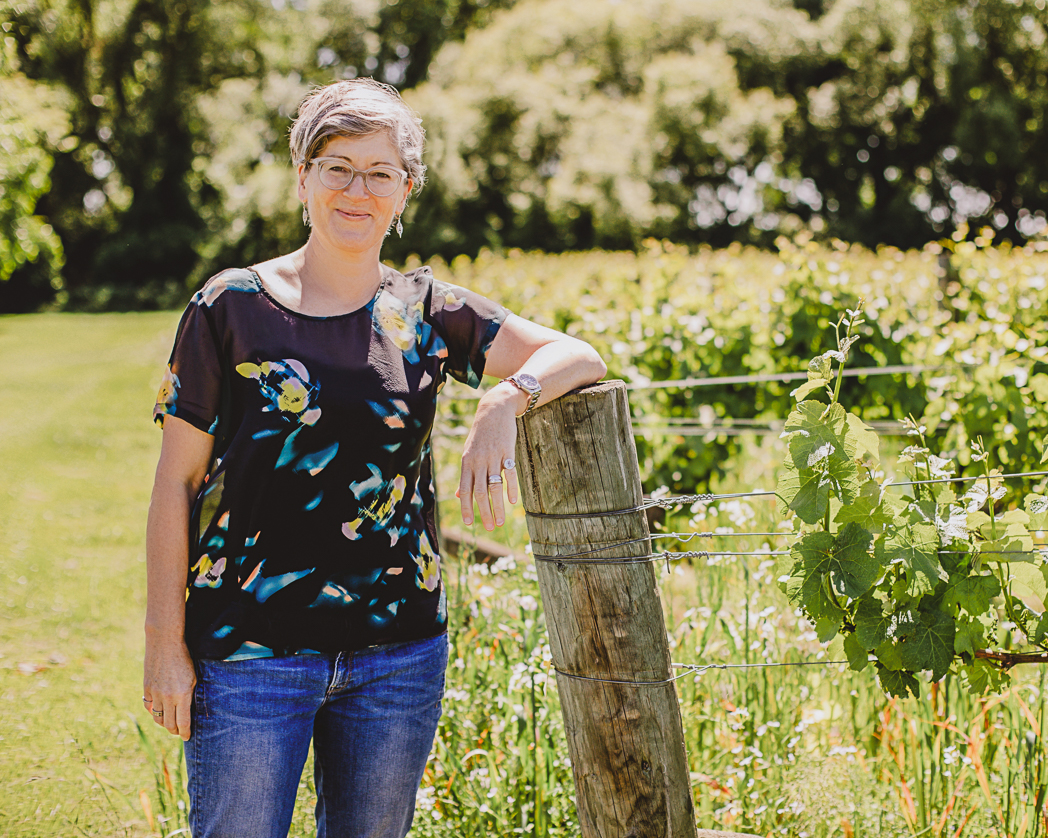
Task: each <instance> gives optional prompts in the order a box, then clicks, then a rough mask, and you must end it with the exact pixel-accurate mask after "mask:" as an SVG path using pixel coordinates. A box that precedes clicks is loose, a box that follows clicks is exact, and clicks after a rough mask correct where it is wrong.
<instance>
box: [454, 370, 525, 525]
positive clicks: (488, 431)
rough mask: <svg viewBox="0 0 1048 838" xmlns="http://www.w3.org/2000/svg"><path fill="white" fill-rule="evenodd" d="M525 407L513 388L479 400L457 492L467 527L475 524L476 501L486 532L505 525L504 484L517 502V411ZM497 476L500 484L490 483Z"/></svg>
mask: <svg viewBox="0 0 1048 838" xmlns="http://www.w3.org/2000/svg"><path fill="white" fill-rule="evenodd" d="M522 398H523V404H521V401H522ZM526 405H527V398H526V396H525V394H523V393H522V392H521V391H520V390H518V389H517V388H516V387H514V386H513V385H512V384H499V385H496V386H495V387H493V388H491V389H490V390H489V391H488V392H487V393H485V394H484V397H483V398H482V399H481V400H480V405H479V406H478V407H477V415H476V417H475V418H474V419H473V426H472V427H471V428H470V430H469V436H467V437H466V445H465V448H464V449H463V451H462V476H461V478H460V479H459V486H458V491H456V492H455V497H457V498H458V499H459V502H460V504H461V506H462V520H463V521H464V522H465V523H466V524H467V525H470V524H472V523H473V502H474V500H475V501H476V503H477V508H478V509H479V510H480V520H481V523H483V524H484V529H486V530H489V531H490V530H493V529H494V528H495V527H501V526H502V525H503V524H504V523H505V521H506V510H505V506H504V505H503V501H502V486H503V483H505V486H506V494H507V495H508V497H509V502H510V503H516V502H517V472H516V468H515V467H514V466H513V457H514V452H515V450H516V444H517V410H518V409H521V410H522V409H523V408H524V407H525V406H526ZM507 462H508V464H509V467H507ZM496 476H497V477H499V481H498V482H492V481H491V480H489V478H492V477H496Z"/></svg>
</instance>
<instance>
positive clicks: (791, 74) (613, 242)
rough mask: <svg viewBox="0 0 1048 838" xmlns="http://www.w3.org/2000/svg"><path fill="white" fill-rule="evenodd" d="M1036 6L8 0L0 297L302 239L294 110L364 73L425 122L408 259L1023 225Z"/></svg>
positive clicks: (902, 238)
mask: <svg viewBox="0 0 1048 838" xmlns="http://www.w3.org/2000/svg"><path fill="white" fill-rule="evenodd" d="M1045 6H1046V3H1045V0H984V2H979V3H971V2H959V0H951V2H948V3H941V2H933V0H794V2H787V0H753V2H752V3H748V4H740V3H737V2H731V1H730V0H707V2H703V3H694V2H690V0H657V2H651V3H643V4H626V3H607V2H604V1H603V0H579V2H577V3H572V4H568V5H565V4H562V3H554V2H552V0H487V2H485V0H419V2H411V3H408V2H406V0H401V1H400V2H395V0H394V1H393V2H390V0H385V2H378V0H238V2H235V3H206V2H204V0H118V2H112V3H110V2H107V3H103V2H101V0H80V1H79V2H73V0H0V25H2V37H3V55H4V64H3V66H2V68H0V95H2V96H4V97H5V103H6V102H8V101H11V102H13V103H14V104H13V106H12V107H10V108H7V107H5V117H4V123H3V125H4V127H3V128H2V129H0V130H3V131H4V133H5V137H6V139H5V140H4V141H3V142H2V143H0V150H2V151H0V154H3V157H0V165H2V166H3V169H4V171H5V172H6V173H7V174H5V175H4V176H5V177H6V178H8V179H10V178H15V180H17V182H15V181H14V180H12V181H11V182H10V184H9V185H5V194H7V195H11V196H18V197H17V198H12V200H11V201H10V203H8V204H5V205H4V206H5V208H4V209H3V212H4V213H6V215H5V216H4V231H5V232H4V239H3V241H4V242H6V244H5V245H4V247H5V248H6V249H5V253H6V254H7V255H6V256H5V257H4V258H3V260H2V261H3V265H4V268H3V272H4V273H3V275H5V276H6V275H10V279H8V280H7V281H6V282H0V310H8V311H10V310H26V309H31V308H35V307H37V306H39V305H41V304H45V303H48V302H53V301H56V300H57V301H58V302H59V303H64V304H67V305H70V306H76V307H148V306H158V305H167V304H170V303H173V302H174V301H175V300H177V299H180V298H181V297H183V296H184V293H185V290H186V285H187V283H188V284H189V285H190V286H192V285H195V284H197V283H199V282H200V281H201V280H202V279H203V278H205V277H206V276H207V275H209V274H210V273H212V272H214V271H215V270H218V269H220V268H222V267H225V266H227V265H229V264H244V263H248V262H251V261H254V260H257V259H261V258H264V257H266V256H269V255H272V254H273V253H275V252H278V251H281V250H287V249H291V248H294V247H296V246H298V245H299V244H300V243H301V242H302V241H303V239H304V234H305V233H304V230H303V228H302V226H301V224H300V222H299V220H298V216H299V213H298V208H297V204H296V202H295V201H294V198H293V195H292V184H293V177H292V171H291V166H290V165H289V162H288V160H287V149H286V135H287V130H288V126H289V122H290V119H291V117H292V116H293V112H294V109H295V106H296V104H297V102H298V101H299V100H300V98H301V96H302V95H303V94H304V93H305V92H306V91H307V90H308V89H309V88H310V86H311V85H313V84H317V83H323V82H327V81H331V80H333V79H335V78H344V77H352V76H356V75H374V76H376V77H378V78H380V79H383V80H386V81H389V82H391V83H394V84H396V85H398V86H400V87H401V88H402V89H404V90H405V91H406V93H407V96H408V98H409V100H410V101H411V102H412V103H413V104H414V105H415V107H416V108H417V109H418V110H420V111H421V112H422V114H423V116H424V118H425V120H426V125H427V129H428V136H429V152H428V162H429V164H430V167H431V169H430V171H431V175H432V181H431V185H430V186H429V187H428V188H427V189H426V190H425V191H424V192H423V193H421V195H420V196H419V197H418V198H417V199H416V200H415V201H414V202H413V204H412V206H411V207H410V208H409V210H408V214H407V216H406V221H407V222H408V233H407V235H406V238H405V239H404V240H402V241H401V240H396V239H394V240H390V241H389V242H388V244H387V248H386V255H387V256H388V257H389V258H391V259H392V260H394V261H398V260H401V259H403V258H405V257H406V256H407V255H408V254H410V253H412V252H417V253H421V254H423V255H424V256H427V257H428V256H431V255H434V254H439V255H442V256H444V257H446V258H451V257H453V256H455V255H457V254H459V253H469V254H475V253H477V252H479V250H480V249H482V248H484V247H492V248H503V247H509V246H520V247H525V248H536V249H544V250H552V251H559V250H565V249H579V248H587V247H593V246H600V247H608V248H636V247H638V246H639V245H640V243H641V242H642V241H643V240H644V239H645V238H647V237H657V238H663V239H667V240H671V241H676V242H680V243H684V244H688V245H691V246H695V245H698V244H702V243H708V244H712V245H715V246H721V245H725V244H728V243H729V242H733V241H741V242H745V243H754V244H758V245H761V246H771V245H772V244H773V243H774V241H775V240H776V237H777V236H779V235H780V234H783V233H785V234H787V235H794V234H796V233H797V232H798V231H801V230H807V231H809V232H811V233H812V234H814V235H815V236H816V237H817V238H818V237H823V238H826V239H829V238H831V237H837V238H840V239H842V240H846V241H856V242H861V243H865V244H867V245H870V246H874V245H878V244H883V243H889V244H893V245H896V246H901V247H909V246H919V245H921V244H923V243H924V242H926V241H928V240H929V239H935V238H940V237H942V236H944V235H947V234H950V233H952V232H954V231H955V230H958V229H971V230H976V229H979V228H980V227H982V226H987V225H988V226H992V227H994V228H995V229H996V230H997V231H998V233H997V236H998V239H1000V238H1008V239H1011V240H1013V241H1018V240H1022V239H1024V238H1025V237H1028V236H1032V235H1036V234H1038V232H1039V231H1041V230H1042V229H1043V228H1044V227H1045V213H1046V210H1048V153H1046V151H1048V126H1046V124H1045V107H1046V103H1048V50H1046V49H1045V48H1044V47H1045V41H1046V36H1048V28H1046V27H1048V13H1046V11H1045ZM26 96H29V97H31V99H30V100H29V101H28V102H27V101H26V100H25V97H26ZM12 97H15V98H12ZM19 97H21V98H19ZM23 102H25V103H24V104H22V103H23ZM9 114H14V116H10V115H9ZM22 161H28V163H25V162H22ZM12 172H16V173H17V175H13V174H11V173H12ZM19 178H20V180H19ZM5 184H6V182H5ZM34 219H35V220H34ZM966 224H967V227H966V226H965V225H966ZM18 230H21V231H22V232H21V233H20V234H18V235H15V233H14V232H11V233H8V232H7V231H18ZM31 231H35V232H31ZM62 295H65V296H62Z"/></svg>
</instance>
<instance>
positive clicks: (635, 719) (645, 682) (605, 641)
mask: <svg viewBox="0 0 1048 838" xmlns="http://www.w3.org/2000/svg"><path fill="white" fill-rule="evenodd" d="M518 431H519V435H518V441H517V473H518V477H519V480H520V485H521V495H522V498H523V501H524V508H525V510H527V512H528V513H529V515H528V532H529V534H530V536H531V546H532V550H533V551H534V554H535V556H536V567H537V569H538V577H539V588H540V590H541V592H542V600H543V604H544V608H545V611H546V624H547V627H548V630H549V636H550V646H551V648H552V653H553V665H554V666H555V667H556V669H557V670H558V674H557V687H558V690H559V692H560V701H561V706H562V707H563V712H564V722H565V728H566V730H567V734H568V747H569V751H570V754H571V764H572V769H573V771H574V773H575V789H576V792H577V795H576V797H577V801H578V814H579V823H580V825H581V828H582V835H583V838H695V836H696V830H695V813H694V806H693V803H692V796H691V785H690V783H689V777H688V761H687V756H686V754H685V750H684V732H683V728H682V725H681V716H680V705H679V704H678V702H677V691H676V688H675V686H674V683H673V682H672V681H670V680H669V679H670V678H671V667H670V653H669V642H668V639H667V636H666V624H665V618H664V616H663V611H662V601H661V598H660V596H659V589H658V586H657V585H656V578H655V568H654V565H653V564H652V563H651V562H637V561H634V562H631V561H629V557H644V556H648V555H649V554H650V553H651V541H650V539H649V533H648V522H647V519H646V517H645V515H644V512H643V511H640V510H639V509H638V507H639V506H640V504H641V502H642V492H641V482H640V472H639V469H638V466H637V449H636V446H635V445H634V442H633V430H632V426H631V424H630V412H629V402H628V400H627V398H626V386H625V385H624V384H623V383H622V382H621V381H609V382H604V383H601V384H595V385H593V386H591V387H586V388H584V389H582V390H580V391H576V392H574V393H569V394H568V395H566V396H563V397H562V398H560V399H558V400H556V401H554V402H551V403H549V404H548V405H545V406H543V407H541V408H539V409H537V410H535V411H533V412H532V413H530V414H528V415H527V416H525V417H523V419H521V420H520V422H519V423H518ZM621 510H637V511H631V512H627V513H620V514H610V515H609V514H605V515H600V514H599V513H609V512H620V511H621ZM594 513H596V514H594ZM549 515H553V516H565V517H541V516H549ZM587 515H588V516H589V517H584V516H587ZM576 516H577V517H576ZM622 542H634V543H631V544H628V545H622ZM609 545H620V546H609ZM590 551H594V552H590ZM580 553H586V556H585V559H587V560H591V559H602V561H601V562H600V563H593V562H588V561H587V562H579V560H578V558H576V559H575V560H574V561H573V560H572V559H570V558H567V557H569V556H573V555H574V556H578V554H580ZM539 556H553V557H555V556H563V557H565V559H564V561H563V562H556V561H548V560H542V559H539V558H537V557H539ZM563 673H568V674H566V675H565V674H563ZM571 676H576V677H571ZM586 679H601V680H586ZM607 681H621V682H629V683H622V684H615V683H606V682H607Z"/></svg>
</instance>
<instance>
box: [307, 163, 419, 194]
mask: <svg viewBox="0 0 1048 838" xmlns="http://www.w3.org/2000/svg"><path fill="white" fill-rule="evenodd" d="M310 162H311V163H316V164H317V173H318V175H319V176H320V182H321V183H322V184H324V186H326V187H327V188H328V189H334V190H335V191H336V192H341V191H342V190H343V189H347V188H348V187H349V185H350V184H351V183H352V182H353V179H354V178H355V177H356V176H357V175H360V176H361V177H363V178H364V186H365V187H366V188H367V190H368V192H370V193H371V194H372V195H374V196H375V197H376V198H388V197H389V196H390V195H392V194H393V193H394V192H396V191H397V190H398V189H399V188H400V185H401V184H402V183H403V182H404V179H405V178H406V177H407V176H408V173H407V172H405V171H402V170H401V169H394V168H393V167H392V166H375V167H374V168H372V169H368V170H367V171H361V170H360V169H354V168H353V167H352V166H350V165H349V163H347V162H346V161H345V160H343V159H342V158H341V157H314V158H313V159H312V160H311V161H310Z"/></svg>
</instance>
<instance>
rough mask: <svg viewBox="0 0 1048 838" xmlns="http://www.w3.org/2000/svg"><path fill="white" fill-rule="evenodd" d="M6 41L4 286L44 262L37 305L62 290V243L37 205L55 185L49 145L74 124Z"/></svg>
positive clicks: (1, 100)
mask: <svg viewBox="0 0 1048 838" xmlns="http://www.w3.org/2000/svg"><path fill="white" fill-rule="evenodd" d="M4 33H5V34H4V35H3V40H2V41H0V282H3V281H5V280H7V279H8V278H9V277H10V276H11V275H12V274H13V273H14V272H15V270H17V269H18V268H19V267H21V266H23V265H27V264H30V265H31V264H34V263H37V262H38V261H39V262H41V263H42V264H43V266H44V269H43V271H42V273H43V275H44V278H45V280H46V286H45V288H44V289H40V291H39V293H38V294H37V295H36V296H37V298H38V299H37V301H30V304H29V305H28V306H25V307H27V308H33V307H35V305H34V304H33V303H34V302H35V303H36V304H39V301H43V300H47V299H50V297H51V296H52V295H53V294H55V293H56V292H60V291H61V288H62V284H61V283H62V280H61V275H60V273H59V270H60V269H61V267H62V259H63V255H62V242H61V241H60V240H59V238H58V236H57V235H56V234H55V232H54V230H53V228H52V227H51V225H50V224H48V223H47V222H46V220H45V219H44V218H42V217H41V216H40V215H39V214H38V213H37V203H38V201H39V200H40V198H41V196H43V195H45V194H46V193H47V191H48V189H49V188H50V186H51V178H50V174H51V166H52V158H51V155H50V154H48V153H47V151H46V150H45V146H47V145H52V146H53V145H56V144H58V143H61V142H62V141H63V139H64V138H65V136H66V132H67V130H68V124H67V121H66V118H65V112H64V110H63V108H62V102H61V100H60V98H59V97H58V96H56V95H55V94H54V92H53V91H51V90H49V89H48V88H46V87H44V86H42V85H38V84H34V83H33V82H32V81H30V80H29V79H27V78H26V77H25V76H24V75H22V74H21V73H19V72H18V71H17V67H18V65H17V60H16V57H15V55H14V43H13V39H11V38H10V37H9V36H7V35H6V25H5V29H4Z"/></svg>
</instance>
